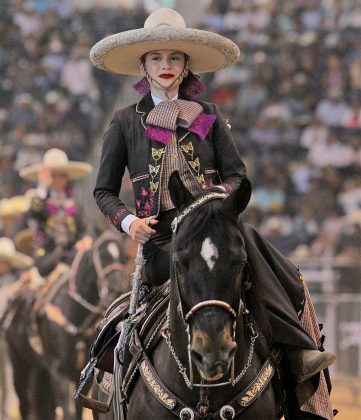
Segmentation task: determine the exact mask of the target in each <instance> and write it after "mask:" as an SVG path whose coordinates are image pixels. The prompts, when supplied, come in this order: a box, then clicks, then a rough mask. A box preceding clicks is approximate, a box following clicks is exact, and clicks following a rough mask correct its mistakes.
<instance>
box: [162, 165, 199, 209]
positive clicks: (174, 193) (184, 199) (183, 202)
mask: <svg viewBox="0 0 361 420" xmlns="http://www.w3.org/2000/svg"><path fill="white" fill-rule="evenodd" d="M168 189H169V193H170V198H171V199H172V201H173V204H174V207H175V208H176V210H177V211H182V210H183V209H184V208H186V207H187V206H188V204H190V203H191V202H192V201H193V200H194V197H193V195H192V194H191V193H190V192H189V190H188V189H187V188H186V187H185V186H184V184H183V182H182V180H181V178H180V176H179V172H178V171H175V172H173V173H172V175H171V176H170V178H169V183H168Z"/></svg>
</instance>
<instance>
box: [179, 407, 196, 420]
mask: <svg viewBox="0 0 361 420" xmlns="http://www.w3.org/2000/svg"><path fill="white" fill-rule="evenodd" d="M179 418H180V419H181V420H194V413H193V410H191V409H190V408H188V407H186V408H182V410H181V412H180V413H179Z"/></svg>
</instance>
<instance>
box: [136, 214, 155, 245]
mask: <svg viewBox="0 0 361 420" xmlns="http://www.w3.org/2000/svg"><path fill="white" fill-rule="evenodd" d="M148 220H149V226H148V225H147V222H148ZM157 223H158V220H155V219H148V218H146V219H136V220H134V222H133V223H132V224H131V225H130V229H129V234H130V236H131V238H132V239H134V240H135V241H137V242H138V244H145V243H146V242H148V241H149V238H150V237H151V236H152V235H154V234H155V230H154V229H152V228H151V226H153V225H156V224H157Z"/></svg>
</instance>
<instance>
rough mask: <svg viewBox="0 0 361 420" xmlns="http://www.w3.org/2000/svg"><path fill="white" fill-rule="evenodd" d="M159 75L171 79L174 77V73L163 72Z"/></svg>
mask: <svg viewBox="0 0 361 420" xmlns="http://www.w3.org/2000/svg"><path fill="white" fill-rule="evenodd" d="M159 77H161V78H162V79H171V78H172V77H174V75H173V74H170V73H163V74H160V75H159Z"/></svg>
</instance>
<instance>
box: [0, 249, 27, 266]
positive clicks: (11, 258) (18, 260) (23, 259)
mask: <svg viewBox="0 0 361 420" xmlns="http://www.w3.org/2000/svg"><path fill="white" fill-rule="evenodd" d="M0 261H8V262H9V263H10V264H11V265H12V266H13V267H14V268H29V267H31V266H32V265H33V263H34V261H33V259H32V258H30V257H28V256H27V255H25V254H22V253H21V252H15V254H13V255H1V253H0Z"/></svg>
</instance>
